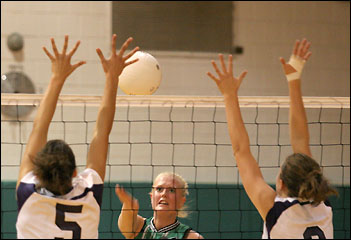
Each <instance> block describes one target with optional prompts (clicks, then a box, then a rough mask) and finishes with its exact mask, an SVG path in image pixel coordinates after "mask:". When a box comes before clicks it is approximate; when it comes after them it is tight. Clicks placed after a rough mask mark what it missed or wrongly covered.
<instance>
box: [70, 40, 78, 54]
mask: <svg viewBox="0 0 351 240" xmlns="http://www.w3.org/2000/svg"><path fill="white" fill-rule="evenodd" d="M79 44H80V41H77V43H76V45H75V46H74V48H72V50H71V51H70V52H69V53H68V56H69V57H72V56H73V54H74V53H75V52H76V51H77V48H78V46H79Z"/></svg>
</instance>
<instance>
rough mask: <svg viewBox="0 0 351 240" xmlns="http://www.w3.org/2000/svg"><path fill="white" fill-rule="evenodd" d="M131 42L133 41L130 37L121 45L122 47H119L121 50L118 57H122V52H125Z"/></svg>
mask: <svg viewBox="0 0 351 240" xmlns="http://www.w3.org/2000/svg"><path fill="white" fill-rule="evenodd" d="M131 41H133V38H132V37H130V38H128V39H127V40H126V41H125V42H124V43H123V45H122V47H121V49H120V50H119V53H118V55H119V56H121V57H122V56H123V54H124V52H125V51H126V50H127V48H128V46H129V44H130V42H131Z"/></svg>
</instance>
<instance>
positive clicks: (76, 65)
mask: <svg viewBox="0 0 351 240" xmlns="http://www.w3.org/2000/svg"><path fill="white" fill-rule="evenodd" d="M83 64H86V61H80V62H78V63H76V64H74V65H72V72H73V71H74V70H76V69H77V68H78V67H80V66H82V65H83Z"/></svg>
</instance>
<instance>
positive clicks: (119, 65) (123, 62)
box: [96, 34, 139, 79]
mask: <svg viewBox="0 0 351 240" xmlns="http://www.w3.org/2000/svg"><path fill="white" fill-rule="evenodd" d="M116 39H117V35H116V34H113V36H112V44H111V56H110V58H109V59H105V57H104V55H103V54H102V52H101V49H100V48H97V49H96V52H97V54H98V55H99V57H100V60H101V64H102V67H103V69H104V72H105V73H106V74H111V76H112V77H113V78H114V79H118V76H119V75H121V73H122V71H123V69H124V68H125V67H126V66H128V65H130V64H133V63H135V62H137V61H138V60H139V59H134V60H132V61H129V62H127V60H128V59H129V58H130V57H131V56H133V54H134V53H135V52H136V51H138V50H139V47H135V48H134V49H133V50H132V51H131V52H130V53H129V54H127V55H126V56H124V57H123V54H124V52H125V51H126V49H127V48H128V46H129V44H130V42H131V41H133V38H131V37H130V38H128V39H127V40H126V41H125V42H124V44H123V45H122V47H121V49H120V50H119V52H118V54H117V53H116Z"/></svg>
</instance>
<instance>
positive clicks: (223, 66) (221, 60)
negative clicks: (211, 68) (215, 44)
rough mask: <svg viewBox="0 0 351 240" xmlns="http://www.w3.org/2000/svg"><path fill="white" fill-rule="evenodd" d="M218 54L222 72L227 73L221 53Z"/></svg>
mask: <svg viewBox="0 0 351 240" xmlns="http://www.w3.org/2000/svg"><path fill="white" fill-rule="evenodd" d="M218 56H219V60H220V62H221V65H222V71H223V73H227V68H226V66H225V64H224V58H223V54H219V55H218Z"/></svg>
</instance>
